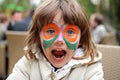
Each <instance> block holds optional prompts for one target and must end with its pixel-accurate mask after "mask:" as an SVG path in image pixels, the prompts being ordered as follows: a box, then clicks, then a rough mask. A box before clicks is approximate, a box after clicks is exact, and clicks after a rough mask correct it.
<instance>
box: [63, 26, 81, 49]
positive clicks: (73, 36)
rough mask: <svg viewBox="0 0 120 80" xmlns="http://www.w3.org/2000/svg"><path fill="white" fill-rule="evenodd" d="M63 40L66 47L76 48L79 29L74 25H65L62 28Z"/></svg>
mask: <svg viewBox="0 0 120 80" xmlns="http://www.w3.org/2000/svg"><path fill="white" fill-rule="evenodd" d="M63 36H64V38H63V39H64V41H65V43H66V44H67V46H68V48H69V49H71V50H76V48H77V46H78V41H79V40H80V30H79V28H78V27H77V26H75V25H67V26H66V27H65V28H64V30H63Z"/></svg>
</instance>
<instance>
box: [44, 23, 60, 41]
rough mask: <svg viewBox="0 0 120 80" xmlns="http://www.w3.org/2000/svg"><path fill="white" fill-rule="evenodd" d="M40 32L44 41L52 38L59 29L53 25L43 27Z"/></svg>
mask: <svg viewBox="0 0 120 80" xmlns="http://www.w3.org/2000/svg"><path fill="white" fill-rule="evenodd" d="M42 30H43V38H44V39H45V40H50V39H52V38H54V37H55V36H56V35H58V34H59V32H60V30H59V27H58V26H57V25H56V24H53V23H52V24H47V25H45V26H44V27H43V29H42ZM52 31H54V32H52Z"/></svg>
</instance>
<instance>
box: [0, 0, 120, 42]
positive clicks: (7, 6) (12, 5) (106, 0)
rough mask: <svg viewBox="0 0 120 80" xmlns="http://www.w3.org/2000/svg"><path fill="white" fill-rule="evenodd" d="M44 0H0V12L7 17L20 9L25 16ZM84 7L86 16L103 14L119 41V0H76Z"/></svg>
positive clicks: (106, 23)
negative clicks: (96, 13)
mask: <svg viewBox="0 0 120 80" xmlns="http://www.w3.org/2000/svg"><path fill="white" fill-rule="evenodd" d="M43 1H44V0H0V13H4V14H5V15H7V17H10V16H11V12H12V11H14V10H16V11H22V12H23V14H24V15H23V17H26V16H27V14H28V11H29V10H30V9H35V8H36V7H37V6H38V5H39V4H41V3H42V2H43ZM78 2H79V3H80V4H81V5H82V6H83V7H84V9H85V11H86V13H87V15H88V18H90V16H91V14H93V13H95V12H99V13H101V14H102V15H103V16H104V24H105V25H107V26H109V30H112V31H113V30H114V31H116V36H117V40H118V41H119V42H120V39H119V36H120V10H119V9H120V0H78Z"/></svg>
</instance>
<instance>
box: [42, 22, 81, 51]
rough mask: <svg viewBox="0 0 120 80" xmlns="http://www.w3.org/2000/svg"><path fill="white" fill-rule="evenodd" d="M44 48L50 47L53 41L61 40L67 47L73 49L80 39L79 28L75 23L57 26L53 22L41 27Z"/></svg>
mask: <svg viewBox="0 0 120 80" xmlns="http://www.w3.org/2000/svg"><path fill="white" fill-rule="evenodd" d="M42 32H43V35H42V36H43V44H44V48H47V47H50V45H51V44H52V43H53V42H54V41H55V40H58V41H60V40H61V41H63V40H64V42H65V43H66V45H67V46H68V48H69V49H72V50H75V49H76V47H77V45H78V43H79V40H80V30H79V28H78V27H77V26H76V25H67V26H57V25H56V24H54V23H51V24H47V25H45V26H44V27H43V28H42Z"/></svg>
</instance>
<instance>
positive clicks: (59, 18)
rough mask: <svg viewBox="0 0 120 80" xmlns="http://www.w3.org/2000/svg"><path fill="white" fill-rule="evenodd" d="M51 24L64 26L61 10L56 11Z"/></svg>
mask: <svg viewBox="0 0 120 80" xmlns="http://www.w3.org/2000/svg"><path fill="white" fill-rule="evenodd" d="M53 22H55V23H56V24H57V25H62V24H65V22H64V19H63V15H62V11H61V10H58V12H57V14H56V16H55V17H54V19H53Z"/></svg>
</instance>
